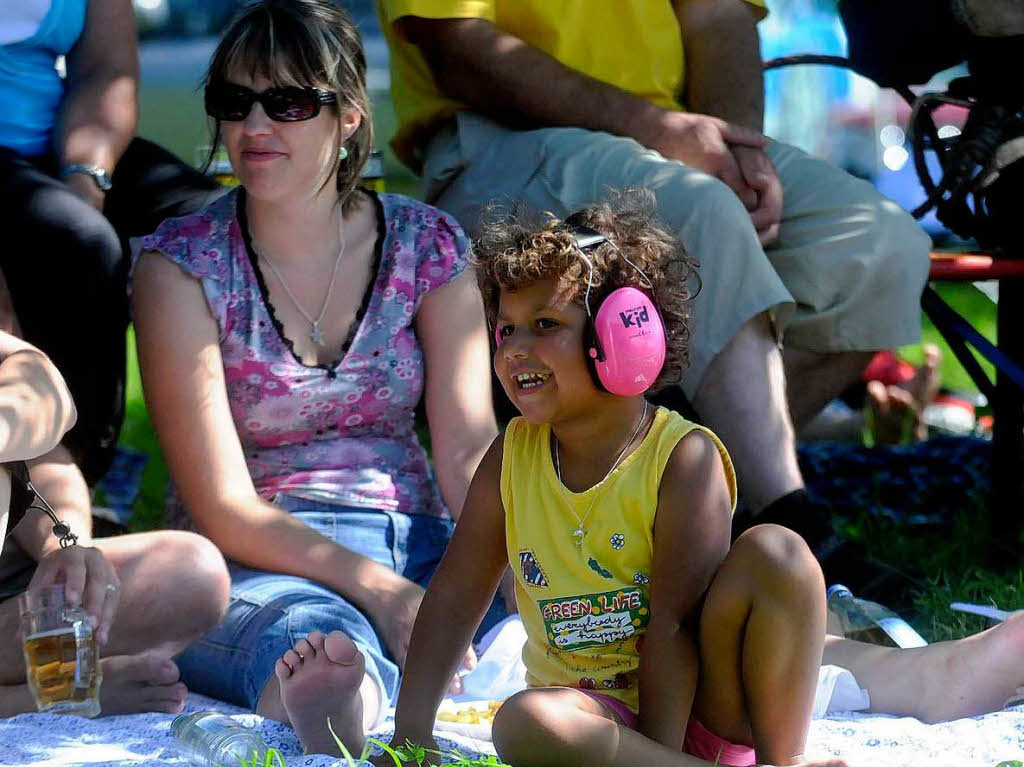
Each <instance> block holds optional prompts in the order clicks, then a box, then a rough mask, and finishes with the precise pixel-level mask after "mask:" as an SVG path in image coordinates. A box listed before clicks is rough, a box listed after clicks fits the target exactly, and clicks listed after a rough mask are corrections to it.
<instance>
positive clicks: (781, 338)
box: [377, 0, 929, 582]
mask: <svg viewBox="0 0 1024 767" xmlns="http://www.w3.org/2000/svg"><path fill="white" fill-rule="evenodd" d="M377 2H378V10H379V12H380V15H381V20H382V28H383V29H384V33H385V36H386V37H387V39H388V43H389V45H390V48H391V75H392V93H393V98H394V103H395V107H396V110H397V112H398V117H399V121H400V126H399V129H398V133H397V135H396V136H395V139H394V142H393V145H394V148H395V150H396V152H397V153H398V155H399V156H400V157H401V158H402V159H403V160H404V161H405V162H406V163H407V164H409V166H410V167H412V168H414V169H416V170H417V171H420V172H422V173H423V176H424V181H425V184H426V194H427V199H428V200H429V201H430V202H432V203H434V204H436V205H438V206H440V207H441V208H444V209H446V210H449V211H451V212H452V213H453V214H454V215H455V216H456V217H457V218H458V219H459V220H460V222H461V223H462V224H463V226H465V227H466V228H467V229H468V230H469V231H471V232H472V231H474V230H475V229H476V228H477V226H476V224H477V220H478V217H479V213H480V209H481V206H482V205H484V204H486V203H487V202H489V201H491V200H494V199H497V200H499V202H500V201H505V202H518V201H522V202H524V203H526V204H527V205H528V206H530V207H531V208H535V209H538V210H550V211H552V212H553V213H554V214H555V215H556V216H564V215H566V214H567V213H568V212H570V211H572V210H575V209H578V208H581V207H583V206H584V205H586V204H588V203H590V202H593V201H595V200H597V199H599V198H601V197H602V196H603V195H604V192H605V190H607V189H608V188H609V187H612V188H618V187H625V186H644V187H647V188H649V189H652V190H653V191H654V192H655V193H656V194H657V196H658V201H659V211H660V216H661V218H662V220H663V222H664V223H665V224H666V225H667V226H668V227H669V228H670V229H672V230H673V231H674V232H676V233H677V234H678V236H679V237H680V239H681V240H682V242H683V243H684V244H685V245H686V247H687V249H688V250H689V251H690V252H691V253H692V254H693V255H695V256H696V257H697V259H698V260H699V261H700V262H701V270H700V275H701V280H702V284H703V287H702V289H701V292H700V293H699V295H698V296H697V298H696V300H695V301H694V303H693V312H694V333H693V339H692V345H691V351H690V366H689V369H688V370H687V372H686V375H685V377H684V379H683V383H682V388H683V391H684V393H685V394H686V396H687V397H688V398H689V400H690V402H692V404H693V406H694V408H695V409H696V411H697V413H698V414H699V415H700V417H701V420H702V422H704V423H706V424H707V425H708V426H709V427H710V428H711V429H713V430H714V431H715V432H716V433H717V434H718V435H719V436H720V437H721V438H722V440H723V442H724V443H725V444H726V445H727V446H728V449H729V451H730V453H731V454H732V456H733V459H734V461H735V463H736V466H737V472H738V475H739V480H740V490H741V497H742V498H743V501H744V503H745V505H746V506H747V507H748V509H750V510H751V511H752V512H754V514H755V518H756V519H757V520H758V521H761V520H764V521H768V520H771V521H776V522H780V523H782V524H786V525H788V526H791V527H793V528H794V529H797V530H798V531H800V532H801V533H802V534H804V536H805V537H806V538H807V539H808V541H809V543H811V546H812V548H814V549H815V550H816V553H818V554H819V557H821V558H822V560H823V563H824V564H825V570H826V576H827V577H829V578H832V577H836V578H838V577H839V576H842V577H846V578H849V577H851V575H854V576H855V574H851V573H849V572H845V570H847V569H848V568H847V567H842V566H841V565H839V564H838V560H842V559H845V560H847V561H846V565H847V566H848V567H849V566H850V565H851V562H849V557H848V556H845V557H844V556H839V557H837V558H835V559H836V562H837V564H835V566H834V567H830V565H829V564H828V560H829V559H830V557H829V556H828V555H829V554H832V553H834V552H835V551H836V548H837V546H836V539H835V537H834V534H833V533H832V528H831V525H830V523H829V521H828V519H827V516H828V515H827V513H823V512H824V510H819V509H815V508H814V507H813V506H812V504H810V502H809V501H808V499H807V495H806V493H805V491H804V489H803V487H804V484H803V478H802V476H801V474H800V470H799V468H798V466H797V461H796V452H795V437H794V432H795V431H796V430H799V429H800V428H801V427H802V426H803V425H805V424H806V423H807V422H808V421H810V419H811V418H812V417H813V416H814V415H815V414H816V413H817V412H818V411H819V410H820V409H821V408H822V407H823V406H824V405H825V404H826V403H827V402H828V401H829V400H831V399H832V398H833V397H834V396H835V395H836V394H837V393H839V392H840V391H842V390H843V389H844V388H845V387H846V386H847V385H848V384H850V383H852V382H853V381H854V380H856V378H857V377H858V375H859V373H860V371H861V370H862V369H863V367H864V366H865V365H866V363H867V361H868V360H869V359H870V357H871V356H872V354H873V353H874V351H876V350H878V349H885V348H890V347H895V346H900V345H903V344H907V343H912V342H914V341H916V340H917V338H918V335H919V333H920V309H919V304H918V301H919V296H920V292H921V289H922V287H923V285H924V282H925V279H926V277H927V273H928V248H929V241H928V238H927V237H926V236H925V235H924V233H923V232H922V231H921V230H920V229H919V228H918V227H917V226H916V224H915V222H914V221H913V220H912V219H911V218H910V217H909V216H908V215H907V214H905V213H904V212H903V211H901V210H900V209H899V208H898V207H897V206H896V205H895V204H893V203H891V202H889V201H888V200H885V199H884V198H882V197H881V196H880V195H879V194H878V193H877V192H876V191H875V190H874V189H873V188H872V187H871V186H870V185H869V184H867V183H866V182H864V181H861V180H858V179H855V178H853V177H851V176H849V175H848V174H846V173H844V172H842V171H840V170H839V169H837V168H834V167H832V166H830V165H828V164H826V163H824V162H822V161H820V160H817V159H815V158H811V157H809V156H807V155H805V154H804V153H802V152H800V151H799V150H797V149H795V148H793V147H790V146H786V145H783V144H780V143H777V142H772V141H770V140H768V139H766V138H764V137H763V136H761V134H760V132H759V131H760V129H761V126H762V120H763V106H764V88H763V81H762V75H761V60H760V55H759V47H758V33H757V26H756V25H757V22H758V21H759V20H760V19H761V18H762V17H763V16H764V14H765V8H764V4H763V0H629V2H626V1H625V0H561V1H557V2H556V1H555V0H377ZM848 551H849V550H848V549H847V553H848ZM830 569H832V570H833V572H830ZM850 569H854V570H856V569H858V568H855V567H853V568H850ZM858 582H860V581H858Z"/></svg>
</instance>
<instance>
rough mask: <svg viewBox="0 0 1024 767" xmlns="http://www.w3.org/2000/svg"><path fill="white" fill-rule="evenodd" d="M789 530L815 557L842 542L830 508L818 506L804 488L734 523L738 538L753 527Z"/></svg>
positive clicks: (826, 553)
mask: <svg viewBox="0 0 1024 767" xmlns="http://www.w3.org/2000/svg"><path fill="white" fill-rule="evenodd" d="M762 524H773V525H781V526H782V527H788V528H789V529H790V530H792V531H794V532H796V533H799V534H800V536H801V537H802V538H803V539H804V540H805V541H807V545H808V546H810V548H811V551H813V552H814V554H815V556H817V557H819V558H822V557H827V556H828V554H829V553H831V551H832V550H834V549H835V547H836V546H837V545H838V543H839V538H838V536H837V535H836V531H835V528H833V527H832V522H831V520H830V518H829V509H828V507H826V506H825V505H824V504H819V503H815V502H814V501H812V500H811V497H810V496H809V495H808V494H807V491H806V490H804V489H803V488H801V489H799V490H794V491H793V492H791V493H786V495H784V496H782V497H781V498H778V499H776V500H775V501H772V502H771V503H770V504H768V505H767V506H765V507H764V509H762V510H761V511H760V512H759V513H757V514H744V515H742V516H741V517H740V518H738V519H737V520H736V521H735V523H734V524H733V528H734V530H735V532H736V534H737V535H738V534H739V533H741V532H743V531H744V530H746V529H747V528H749V527H753V526H754V525H762Z"/></svg>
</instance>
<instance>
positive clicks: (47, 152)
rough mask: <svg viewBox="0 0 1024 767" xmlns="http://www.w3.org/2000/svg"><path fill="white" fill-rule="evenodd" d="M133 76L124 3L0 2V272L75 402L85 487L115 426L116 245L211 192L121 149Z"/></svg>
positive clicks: (125, 145)
mask: <svg viewBox="0 0 1024 767" xmlns="http://www.w3.org/2000/svg"><path fill="white" fill-rule="evenodd" d="M62 72H63V76H62ZM138 75H139V63H138V47H137V42H136V32H135V17H134V14H133V12H132V8H131V3H130V2H129V0H23V1H21V2H14V1H13V0H4V2H0V104H3V109H2V110H0V229H2V230H3V232H4V237H5V247H3V248H0V269H2V270H3V273H4V276H5V277H6V280H7V283H8V286H9V288H10V292H11V296H12V300H13V304H14V310H15V312H16V314H17V316H18V319H19V321H20V323H21V327H22V329H23V331H24V334H25V337H26V340H27V341H29V342H30V343H33V344H35V345H36V346H38V347H39V348H41V349H42V350H44V351H45V352H46V353H47V354H49V355H50V356H51V357H52V358H53V361H54V362H55V363H56V365H57V367H58V368H59V369H60V370H61V372H62V373H63V374H64V376H65V377H66V378H67V381H68V386H69V387H70V388H71V392H72V395H73V396H74V398H75V401H76V403H77V404H78V408H79V411H80V414H81V417H80V419H79V422H78V425H77V426H76V427H75V429H74V430H73V431H72V432H71V434H70V435H69V437H68V439H67V440H66V444H67V446H68V447H69V449H70V450H71V453H72V455H73V456H74V458H75V461H76V463H78V465H79V466H80V467H81V469H82V471H83V474H84V475H85V478H86V480H87V481H88V482H89V484H92V483H94V482H95V481H96V480H97V479H99V477H100V476H102V474H103V473H104V471H105V470H106V468H107V467H108V466H109V464H110V460H111V458H112V456H113V451H114V446H115V444H116V441H117V436H118V432H119V431H120V426H121V420H122V416H123V409H124V375H125V344H124V340H125V336H124V334H125V329H126V327H127V323H128V310H127V298H126V293H125V281H126V272H127V270H126V262H125V258H124V253H125V248H124V243H125V242H126V239H127V237H129V236H135V235H141V234H147V233H149V232H151V231H153V230H154V229H155V228H156V226H157V225H158V224H159V223H160V222H161V221H162V220H163V219H164V218H166V217H168V216H170V215H180V214H182V213H187V212H191V211H193V210H196V209H198V208H199V207H200V206H201V205H203V204H205V203H206V202H208V201H209V200H210V198H211V196H212V195H215V194H218V193H219V191H220V189H219V187H218V185H217V184H216V183H215V182H214V181H213V180H212V179H207V178H205V177H204V176H203V175H202V174H200V173H198V172H197V171H194V170H192V169H190V168H188V167H187V166H185V165H184V164H183V163H181V162H180V161H179V160H178V159H177V158H175V157H173V156H172V155H170V154H169V153H167V152H165V151H163V150H162V149H160V148H158V147H156V146H154V145H153V144H150V143H148V142H145V141H142V140H139V139H133V135H134V132H135V127H136V122H137V117H138V103H137V90H138V79H139V78H138Z"/></svg>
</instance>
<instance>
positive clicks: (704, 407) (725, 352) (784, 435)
mask: <svg viewBox="0 0 1024 767" xmlns="http://www.w3.org/2000/svg"><path fill="white" fill-rule="evenodd" d="M693 406H694V408H695V409H696V410H697V412H698V413H699V414H700V416H701V419H702V420H703V422H704V423H705V424H706V425H707V426H708V427H709V428H710V429H711V430H712V431H714V432H715V434H717V435H718V436H719V438H721V440H722V442H724V443H725V445H726V447H727V448H728V449H729V453H730V454H731V456H732V459H733V462H734V463H735V464H736V467H737V479H738V481H739V487H740V494H741V495H742V496H743V499H744V501H745V503H746V505H747V506H748V507H749V508H750V509H751V510H753V511H755V512H756V511H760V510H761V509H763V508H764V507H765V506H767V505H769V504H770V503H772V502H773V501H776V500H778V499H779V498H781V497H783V496H784V495H787V494H789V493H791V492H793V491H794V490H800V489H802V488H803V486H804V480H803V477H802V476H801V475H800V468H799V467H798V466H797V461H796V439H795V436H794V433H793V425H792V422H791V421H790V417H789V411H788V405H787V401H786V375H785V371H784V369H783V358H782V354H781V353H780V352H779V348H778V345H777V344H776V342H775V337H774V334H773V333H772V329H771V324H770V322H769V320H768V317H767V315H765V314H759V315H757V316H756V317H754V318H752V319H750V320H748V321H747V323H746V324H744V325H743V326H742V327H741V328H740V329H739V331H738V332H737V333H736V335H734V336H733V337H732V339H731V340H730V341H729V343H728V344H727V345H726V347H725V348H724V349H722V351H721V352H719V353H718V355H717V356H716V357H715V358H714V359H713V360H712V361H711V364H709V365H708V367H707V370H706V371H705V373H704V377H703V378H702V379H701V382H700V385H699V386H698V388H697V392H696V394H695V395H694V398H693Z"/></svg>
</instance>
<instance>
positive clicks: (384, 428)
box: [132, 190, 468, 521]
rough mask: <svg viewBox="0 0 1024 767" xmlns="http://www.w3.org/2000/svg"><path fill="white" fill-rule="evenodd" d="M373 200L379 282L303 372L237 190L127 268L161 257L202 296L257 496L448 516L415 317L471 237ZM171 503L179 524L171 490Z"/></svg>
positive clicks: (437, 214)
mask: <svg viewBox="0 0 1024 767" xmlns="http://www.w3.org/2000/svg"><path fill="white" fill-rule="evenodd" d="M372 198H373V204H374V205H375V206H376V208H377V220H378V235H377V246H376V256H375V262H376V263H375V269H374V272H375V274H376V278H375V279H374V280H373V281H372V283H371V284H370V285H368V286H367V291H366V294H365V295H364V297H363V303H362V306H361V307H360V309H359V312H358V314H357V315H356V319H355V321H354V323H353V327H352V328H351V329H350V331H349V338H348V340H347V341H346V342H345V345H344V347H343V349H342V356H341V358H340V359H339V360H338V361H337V362H336V363H334V364H331V365H315V366H310V365H305V364H303V363H302V362H300V361H299V360H298V359H297V358H296V356H295V354H294V353H293V349H292V344H291V342H290V341H289V340H288V339H287V338H285V337H284V334H283V333H282V328H281V325H280V323H279V322H278V320H277V317H276V316H275V315H274V308H273V306H271V304H270V302H269V301H268V299H267V291H266V285H265V283H264V280H263V275H262V274H261V273H260V270H259V268H258V267H257V266H256V260H255V257H254V256H253V254H252V251H251V247H250V244H249V242H248V231H247V230H248V227H247V226H246V224H245V214H244V211H245V206H244V204H243V201H244V192H241V191H238V190H236V191H234V192H231V193H229V194H227V195H225V196H224V197H222V198H220V199H219V200H217V201H216V202H214V203H212V204H211V205H209V206H208V207H206V208H205V209H204V210H202V211H200V212H199V213H196V214H194V215H191V216H186V217H183V218H176V219H169V220H167V221H165V222H164V223H163V224H161V226H160V228H159V229H157V231H156V232H155V233H154V234H151V235H149V236H147V237H143V238H141V239H140V240H137V241H135V242H134V243H133V248H132V250H133V252H134V253H135V254H136V256H135V260H134V262H133V268H134V263H137V258H138V254H139V253H141V252H142V251H144V250H155V251H159V252H160V253H163V254H164V255H165V256H167V257H168V258H169V259H171V260H172V261H173V262H174V263H176V264H178V266H180V267H181V268H182V269H183V270H184V271H185V272H186V273H187V274H189V275H191V276H193V277H195V278H196V279H198V280H199V282H200V284H201V285H202V288H203V293H204V294H205V296H206V300H207V302H208V304H209V306H210V310H211V312H212V313H213V317H214V319H215V320H216V321H217V327H218V330H219V337H220V351H221V357H222V358H223V361H224V374H225V378H226V382H227V389H228V399H229V401H230V403H231V415H232V417H233V418H234V422H235V428H236V429H237V430H238V437H239V439H240V440H241V443H242V448H243V450H244V452H245V459H246V463H247V464H248V466H249V473H250V474H251V475H252V480H253V483H254V484H255V486H256V490H257V492H259V494H260V495H261V496H263V497H264V498H268V499H269V498H272V497H273V496H274V495H275V494H277V493H280V492H286V493H288V494H290V495H298V496H301V497H306V498H310V499H314V500H326V501H329V502H333V503H338V504H342V505H346V506H359V507H368V508H375V509H388V510H393V511H399V512H404V513H407V514H428V515H431V516H437V517H443V516H449V514H448V510H447V508H446V507H445V505H444V501H443V500H442V499H441V495H440V492H439V489H438V486H437V483H436V482H435V481H434V477H433V474H432V471H431V469H430V465H429V463H428V461H427V456H426V452H425V451H424V449H423V447H422V446H421V445H420V443H419V440H418V439H417V436H416V431H415V429H414V418H415V415H414V411H415V408H416V404H417V403H418V402H419V400H420V396H421V395H422V393H423V352H422V350H421V348H420V345H419V343H418V342H417V340H416V333H415V331H414V329H413V318H414V317H415V315H416V311H417V309H418V308H419V305H420V302H421V301H422V300H423V297H424V296H425V295H427V293H429V292H430V291H432V290H434V289H436V288H438V287H441V286H442V285H444V284H446V283H448V282H449V281H451V280H452V279H453V278H454V277H455V276H457V275H458V274H460V273H461V272H462V271H463V270H465V268H466V254H467V249H468V240H467V239H466V236H465V234H464V233H463V232H462V230H461V229H460V228H459V225H458V224H457V223H455V221H454V220H453V219H452V218H450V217H449V216H447V215H446V214H444V213H442V212H441V211H439V210H437V209H435V208H432V207H430V206H428V205H424V204H422V203H418V202H416V201H414V200H411V199H409V198H407V197H404V196H401V195H394V194H382V195H372ZM341 278H342V279H344V275H343V274H342V275H341ZM169 505H170V513H171V516H172V517H173V516H176V513H177V514H178V515H180V513H181V509H180V504H179V503H178V502H177V499H176V497H175V494H174V493H173V492H172V497H171V499H170V501H169ZM177 521H181V520H177Z"/></svg>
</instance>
